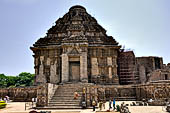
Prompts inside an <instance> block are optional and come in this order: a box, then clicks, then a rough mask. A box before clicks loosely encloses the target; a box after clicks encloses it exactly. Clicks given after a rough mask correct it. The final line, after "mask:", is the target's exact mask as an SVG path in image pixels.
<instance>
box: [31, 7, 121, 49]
mask: <svg viewBox="0 0 170 113" xmlns="http://www.w3.org/2000/svg"><path fill="white" fill-rule="evenodd" d="M55 23H56V24H55V25H54V26H52V27H51V28H50V29H49V30H48V32H47V36H46V37H44V38H40V39H39V40H38V41H37V42H36V43H35V44H34V47H41V46H49V45H61V44H62V43H79V42H80V43H82V42H86V43H88V45H94V44H95V45H96V44H97V45H113V46H117V45H118V43H117V42H116V41H115V39H114V38H113V37H112V36H107V34H106V30H105V29H104V28H103V27H102V26H101V25H99V24H98V23H97V20H96V19H95V18H94V17H92V16H91V15H90V14H88V13H87V11H86V9H85V8H84V7H83V6H80V5H76V6H72V7H71V8H70V9H69V12H68V13H66V14H65V15H64V16H63V17H62V18H59V19H58V20H57V21H56V22H55Z"/></svg>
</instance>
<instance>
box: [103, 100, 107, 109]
mask: <svg viewBox="0 0 170 113" xmlns="http://www.w3.org/2000/svg"><path fill="white" fill-rule="evenodd" d="M105 103H106V102H105V101H103V109H105Z"/></svg>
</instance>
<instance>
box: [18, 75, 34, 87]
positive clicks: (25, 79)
mask: <svg viewBox="0 0 170 113" xmlns="http://www.w3.org/2000/svg"><path fill="white" fill-rule="evenodd" d="M16 80H17V83H18V84H17V85H16V86H18V85H19V86H31V85H33V81H34V74H31V73H27V72H22V73H20V74H19V76H17V79H16Z"/></svg>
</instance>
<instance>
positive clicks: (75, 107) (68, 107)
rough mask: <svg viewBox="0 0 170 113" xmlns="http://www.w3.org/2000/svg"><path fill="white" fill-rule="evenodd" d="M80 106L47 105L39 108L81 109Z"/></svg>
mask: <svg viewBox="0 0 170 113" xmlns="http://www.w3.org/2000/svg"><path fill="white" fill-rule="evenodd" d="M81 108H82V107H81V106H47V107H43V108H40V109H81Z"/></svg>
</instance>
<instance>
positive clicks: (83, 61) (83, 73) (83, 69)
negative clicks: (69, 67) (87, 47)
mask: <svg viewBox="0 0 170 113" xmlns="http://www.w3.org/2000/svg"><path fill="white" fill-rule="evenodd" d="M80 80H81V81H82V82H88V76H87V52H83V53H82V55H81V56H80Z"/></svg>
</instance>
